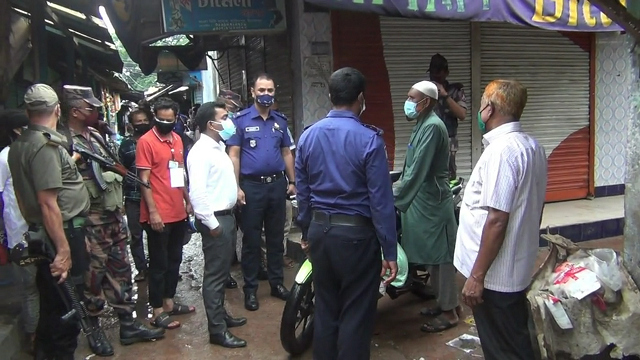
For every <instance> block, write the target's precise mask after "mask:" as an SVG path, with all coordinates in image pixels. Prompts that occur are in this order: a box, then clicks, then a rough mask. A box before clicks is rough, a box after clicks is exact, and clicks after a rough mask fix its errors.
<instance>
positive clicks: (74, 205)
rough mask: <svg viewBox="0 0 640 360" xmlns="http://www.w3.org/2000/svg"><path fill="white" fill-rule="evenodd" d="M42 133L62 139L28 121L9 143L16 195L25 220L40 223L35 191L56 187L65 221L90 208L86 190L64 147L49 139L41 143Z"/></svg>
mask: <svg viewBox="0 0 640 360" xmlns="http://www.w3.org/2000/svg"><path fill="white" fill-rule="evenodd" d="M43 137H45V138H49V137H55V138H58V139H62V138H63V136H62V135H60V134H59V133H58V132H56V131H55V130H52V129H49V128H47V127H44V126H38V125H29V128H28V129H27V130H25V131H23V132H22V135H20V136H19V137H18V139H17V140H16V141H15V142H14V143H13V144H12V145H11V151H10V152H9V156H8V163H9V168H10V169H11V174H12V176H13V184H14V190H15V193H16V199H17V201H18V204H19V205H20V211H21V212H22V215H23V216H24V218H25V220H26V221H27V222H28V223H34V224H41V223H42V211H41V210H40V205H39V204H38V199H37V195H36V194H37V192H38V191H43V190H50V189H58V206H59V207H60V213H61V214H62V220H63V221H67V220H70V219H71V218H73V217H76V216H79V215H85V214H86V213H87V212H88V210H89V205H90V202H89V192H88V191H87V188H86V187H85V186H84V181H83V180H82V175H80V172H79V171H78V168H77V166H76V164H75V162H74V161H73V159H72V158H71V156H69V154H68V153H67V150H66V149H65V148H64V147H62V146H59V145H56V144H55V143H54V142H52V141H46V143H47V144H46V145H44V146H42V142H43V139H42V138H43Z"/></svg>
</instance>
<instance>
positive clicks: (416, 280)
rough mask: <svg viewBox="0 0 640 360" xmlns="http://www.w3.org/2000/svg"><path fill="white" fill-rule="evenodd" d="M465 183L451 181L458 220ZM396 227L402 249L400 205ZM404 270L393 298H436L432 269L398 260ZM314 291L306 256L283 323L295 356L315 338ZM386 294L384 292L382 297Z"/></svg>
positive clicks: (286, 344) (284, 338)
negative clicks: (404, 279)
mask: <svg viewBox="0 0 640 360" xmlns="http://www.w3.org/2000/svg"><path fill="white" fill-rule="evenodd" d="M390 176H391V182H392V183H395V182H397V181H398V180H399V179H400V176H401V172H400V171H391V172H390ZM462 184H463V179H462V178H459V179H457V180H453V181H451V182H450V187H451V192H452V194H453V204H454V210H455V216H456V221H458V217H459V213H460V207H459V204H460V202H461V200H462V195H461V192H462ZM396 231H397V238H398V244H399V245H398V250H399V251H402V248H401V246H400V244H401V243H402V226H401V222H400V212H399V211H398V210H397V209H396ZM402 267H404V269H402ZM403 270H404V272H405V273H408V276H407V277H406V281H405V282H404V284H400V285H398V284H397V281H394V282H393V283H392V284H391V285H389V286H387V288H386V289H385V291H384V292H385V293H386V294H387V295H389V297H390V298H391V299H397V298H398V297H400V296H402V295H404V294H406V293H412V294H414V295H416V296H418V297H420V298H423V299H425V300H428V299H433V298H435V296H434V293H433V291H432V290H431V288H430V287H429V285H428V284H427V282H428V280H429V273H427V272H426V269H425V267H424V266H413V265H410V264H406V263H405V264H401V262H398V273H401V272H402V271H403ZM396 285H398V286H396ZM314 295H315V292H314V289H313V266H312V264H311V261H310V260H309V259H306V260H305V261H304V262H303V263H302V265H301V266H300V269H299V270H298V272H297V273H296V276H295V280H294V284H293V286H292V287H291V293H290V295H289V298H288V299H287V302H286V304H285V306H284V311H283V312H282V321H281V323H280V342H281V343H282V347H283V348H284V349H285V350H286V351H287V352H288V353H289V354H290V355H291V356H298V355H301V354H302V353H304V352H305V351H307V350H308V349H309V348H310V347H311V342H312V341H313V316H314ZM383 296H384V295H383V294H382V293H381V294H380V298H382V297H383ZM299 330H300V331H299ZM298 331H299V332H298Z"/></svg>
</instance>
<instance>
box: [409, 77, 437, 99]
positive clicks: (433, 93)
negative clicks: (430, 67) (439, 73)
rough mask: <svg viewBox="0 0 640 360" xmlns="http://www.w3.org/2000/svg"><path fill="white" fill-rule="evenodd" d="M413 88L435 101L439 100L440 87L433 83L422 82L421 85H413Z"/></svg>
mask: <svg viewBox="0 0 640 360" xmlns="http://www.w3.org/2000/svg"><path fill="white" fill-rule="evenodd" d="M411 88H412V89H416V90H418V91H420V92H421V93H423V94H425V95H427V96H428V97H430V98H432V99H434V100H438V87H437V86H436V84H434V83H432V82H431V81H426V80H424V81H420V82H419V83H416V84H415V85H413V86H412V87H411Z"/></svg>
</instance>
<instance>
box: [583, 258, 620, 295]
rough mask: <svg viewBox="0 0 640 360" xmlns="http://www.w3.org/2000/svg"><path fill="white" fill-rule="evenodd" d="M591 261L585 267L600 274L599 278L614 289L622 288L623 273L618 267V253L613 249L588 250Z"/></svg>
mask: <svg viewBox="0 0 640 360" xmlns="http://www.w3.org/2000/svg"><path fill="white" fill-rule="evenodd" d="M587 253H588V254H589V260H591V261H589V262H588V263H585V267H586V268H587V269H589V270H591V271H593V272H594V273H596V275H597V276H598V279H599V280H600V281H601V282H602V283H603V284H604V285H605V286H607V287H608V288H610V289H611V290H613V291H619V290H620V289H622V274H620V270H619V268H618V255H617V254H616V252H615V251H613V250H611V249H594V250H589V251H587Z"/></svg>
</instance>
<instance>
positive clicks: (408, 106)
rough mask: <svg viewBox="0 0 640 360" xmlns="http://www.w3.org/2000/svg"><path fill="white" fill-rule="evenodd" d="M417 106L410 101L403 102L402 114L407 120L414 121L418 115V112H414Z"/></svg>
mask: <svg viewBox="0 0 640 360" xmlns="http://www.w3.org/2000/svg"><path fill="white" fill-rule="evenodd" d="M417 106H418V104H417V103H414V102H413V101H411V100H407V101H405V102H404V114H405V115H406V116H407V118H409V119H411V120H414V119H415V118H417V117H418V115H419V113H418V110H416V107H417Z"/></svg>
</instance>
